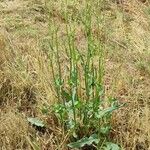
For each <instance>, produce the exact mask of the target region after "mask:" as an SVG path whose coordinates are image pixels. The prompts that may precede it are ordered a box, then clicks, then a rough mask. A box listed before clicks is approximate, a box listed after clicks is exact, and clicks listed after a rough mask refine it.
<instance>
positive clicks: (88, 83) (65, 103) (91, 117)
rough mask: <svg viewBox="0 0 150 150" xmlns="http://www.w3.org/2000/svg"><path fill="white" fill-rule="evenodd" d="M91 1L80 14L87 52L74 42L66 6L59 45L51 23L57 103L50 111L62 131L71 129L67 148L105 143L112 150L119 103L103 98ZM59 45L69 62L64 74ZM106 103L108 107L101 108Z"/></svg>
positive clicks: (99, 44) (101, 54)
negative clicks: (110, 139)
mask: <svg viewBox="0 0 150 150" xmlns="http://www.w3.org/2000/svg"><path fill="white" fill-rule="evenodd" d="M91 4H92V3H89V2H87V3H86V7H85V9H84V11H83V14H82V15H81V16H80V19H81V23H82V26H83V32H84V36H85V37H84V38H85V40H86V42H85V47H86V51H84V50H83V49H80V48H79V47H78V46H77V44H76V43H75V39H76V29H75V28H74V25H73V23H74V22H73V21H72V19H70V17H69V12H68V11H67V8H66V9H65V10H66V11H65V12H63V14H64V16H65V18H66V19H65V20H66V22H67V23H68V24H66V37H65V39H64V42H63V43H61V45H60V43H59V41H60V38H59V36H58V32H59V27H58V26H57V24H56V22H55V20H54V22H53V23H54V24H55V27H53V28H52V27H51V26H50V35H51V37H52V39H51V41H50V44H49V47H50V52H49V55H50V57H49V58H50V62H51V63H50V65H51V68H52V75H53V81H54V82H53V83H54V84H53V85H54V90H55V92H56V97H57V98H58V103H57V104H55V105H53V106H52V112H53V113H54V114H55V116H56V117H57V119H58V121H59V123H60V125H61V126H62V127H63V128H64V130H65V131H66V132H70V135H71V136H70V141H71V143H70V144H68V146H69V147H70V148H82V147H84V146H89V145H90V146H94V147H97V149H100V148H101V147H104V146H105V148H107V149H108V150H109V149H113V150H115V148H116V145H115V144H114V145H113V144H111V143H108V135H109V132H110V130H111V124H110V121H111V115H112V113H113V111H115V110H117V109H119V108H120V107H122V106H121V105H119V104H117V100H116V99H109V100H106V99H105V98H104V97H105V95H104V94H105V93H104V83H103V78H104V58H105V51H104V47H105V45H104V43H102V42H101V41H99V40H98V38H97V37H95V36H94V35H93V33H92V21H93V15H94V13H93V10H92V7H91ZM66 5H67V4H66ZM97 5H100V3H98V4H97ZM64 6H65V5H64ZM102 20H103V19H102V18H99V17H98V18H97V20H96V21H97V28H98V29H99V27H100V25H101V24H102ZM62 48H64V49H65V56H66V57H67V65H68V68H67V69H68V74H65V75H64V73H63V70H64V68H65V67H66V66H65V65H64V64H63V63H62V62H61V60H62V56H61V51H62ZM64 49H63V50H64ZM83 51H84V53H83ZM63 55H64V52H63ZM95 62H97V64H95ZM106 103H107V104H108V105H109V106H108V107H104V106H105V104H106ZM116 149H117V148H116Z"/></svg>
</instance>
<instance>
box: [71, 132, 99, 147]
mask: <svg viewBox="0 0 150 150" xmlns="http://www.w3.org/2000/svg"><path fill="white" fill-rule="evenodd" d="M93 143H96V144H98V143H99V139H98V136H97V135H96V134H92V135H91V136H90V137H89V138H88V137H84V138H82V139H80V140H78V141H76V142H72V143H70V144H68V147H70V148H82V147H84V146H85V145H92V144H93Z"/></svg>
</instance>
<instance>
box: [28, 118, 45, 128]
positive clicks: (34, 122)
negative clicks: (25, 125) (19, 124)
mask: <svg viewBox="0 0 150 150" xmlns="http://www.w3.org/2000/svg"><path fill="white" fill-rule="evenodd" d="M27 120H28V121H29V122H30V123H31V124H32V125H35V126H38V127H44V123H43V122H42V121H41V120H39V119H38V118H27Z"/></svg>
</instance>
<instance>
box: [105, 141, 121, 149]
mask: <svg viewBox="0 0 150 150" xmlns="http://www.w3.org/2000/svg"><path fill="white" fill-rule="evenodd" d="M103 148H104V150H121V148H120V147H119V146H118V145H117V144H114V143H112V142H106V143H105V146H104V147H103Z"/></svg>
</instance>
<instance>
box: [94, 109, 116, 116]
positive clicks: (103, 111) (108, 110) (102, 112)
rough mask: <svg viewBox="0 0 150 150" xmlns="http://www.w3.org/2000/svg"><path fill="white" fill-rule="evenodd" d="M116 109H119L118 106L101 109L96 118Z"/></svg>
mask: <svg viewBox="0 0 150 150" xmlns="http://www.w3.org/2000/svg"><path fill="white" fill-rule="evenodd" d="M116 109H118V107H109V108H106V109H104V110H100V111H99V112H98V113H96V118H98V119H100V118H103V117H104V116H105V115H107V114H110V113H111V112H113V111H114V110H116Z"/></svg>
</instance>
